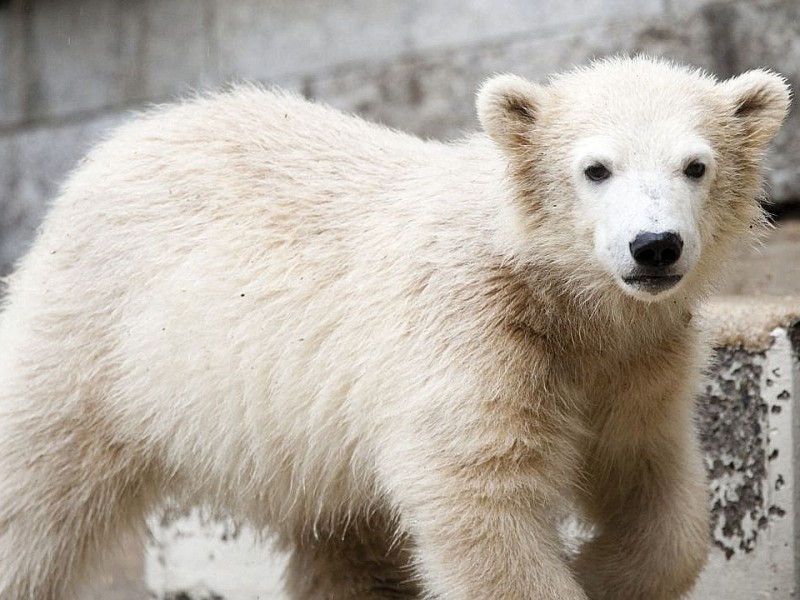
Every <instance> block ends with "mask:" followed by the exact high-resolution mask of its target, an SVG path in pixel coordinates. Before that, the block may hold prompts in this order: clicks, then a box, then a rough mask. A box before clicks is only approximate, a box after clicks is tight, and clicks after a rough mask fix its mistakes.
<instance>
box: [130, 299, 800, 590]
mask: <svg viewBox="0 0 800 600" xmlns="http://www.w3.org/2000/svg"><path fill="white" fill-rule="evenodd" d="M798 318H800V298H798V297H793V298H789V299H784V300H774V299H769V298H766V299H765V298H762V299H758V300H748V299H732V298H729V299H718V300H716V301H715V302H714V303H712V305H711V307H710V309H709V311H708V313H707V315H706V316H705V319H706V321H707V326H708V327H710V328H711V329H712V330H713V331H715V332H716V334H717V339H718V347H717V349H716V351H715V355H714V360H713V361H712V363H711V366H710V367H709V369H708V377H707V383H706V385H705V386H704V388H703V390H702V393H701V395H700V397H699V399H698V423H699V426H700V432H701V443H702V447H703V451H704V455H705V461H706V466H707V468H708V474H709V502H710V509H711V522H710V536H711V539H712V541H713V548H712V551H711V557H710V561H709V564H708V566H707V568H706V570H705V571H704V573H703V574H702V576H701V579H700V581H699V583H698V586H697V588H696V589H695V590H694V593H693V594H692V596H691V597H692V598H693V599H697V600H754V599H756V598H759V599H764V600H789V599H790V598H794V597H795V592H796V589H795V575H796V567H795V560H796V559H795V557H796V546H795V532H796V529H797V521H796V517H795V505H796V496H797V495H798V493H799V492H800V486H798V485H797V484H796V482H797V481H798V480H797V477H796V475H797V470H798V462H797V461H796V452H795V446H796V444H795V437H794V432H795V431H797V426H798V421H800V411H797V410H795V402H796V397H797V395H798V394H800V370H798V361H797V359H798V356H799V355H800V354H799V353H800V329H799V328H797V327H795V323H796V322H797V320H798ZM152 530H153V533H154V542H153V543H152V544H151V545H150V548H149V554H148V562H147V569H146V579H147V584H148V586H149V587H150V589H151V590H152V592H153V593H154V594H155V595H156V597H157V598H175V597H178V596H179V595H180V594H185V596H181V597H185V598H188V599H193V600H200V599H206V598H211V597H219V598H243V599H245V600H250V599H255V598H276V599H280V598H283V597H284V596H283V594H282V592H281V591H280V588H279V583H280V576H281V575H280V574H281V572H282V569H283V567H284V565H285V561H286V558H285V556H283V555H280V554H271V553H270V550H269V547H268V546H265V545H261V546H256V547H254V546H253V542H254V539H255V538H254V536H253V535H252V533H245V532H246V530H239V529H235V528H233V526H232V525H231V524H230V523H215V522H208V521H204V520H202V519H199V518H198V516H197V513H192V514H190V515H186V516H183V517H181V518H179V519H177V520H171V519H169V518H168V519H164V520H161V521H159V522H156V521H153V522H152ZM237 536H238V537H237ZM262 561H264V562H262ZM264 565H266V567H265V566H264ZM265 569H266V571H265ZM265 572H266V573H269V576H263V574H264V573H265ZM236 585H239V586H240V587H238V588H234V586H236ZM234 589H236V591H235V592H234V591H232V590H234ZM215 595H216V596H215Z"/></svg>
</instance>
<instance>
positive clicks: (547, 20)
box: [0, 0, 800, 274]
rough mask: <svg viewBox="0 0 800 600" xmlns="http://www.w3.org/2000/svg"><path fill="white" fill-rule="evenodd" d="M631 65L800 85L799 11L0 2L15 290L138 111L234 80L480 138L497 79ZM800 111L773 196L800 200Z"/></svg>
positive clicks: (365, 2) (5, 192)
mask: <svg viewBox="0 0 800 600" xmlns="http://www.w3.org/2000/svg"><path fill="white" fill-rule="evenodd" d="M618 52H628V53H630V52H648V53H653V54H657V55H665V56H671V57H674V58H676V59H678V60H681V61H686V62H691V63H693V64H697V65H699V66H702V67H705V68H707V69H709V70H711V71H713V72H715V73H717V74H719V75H721V76H728V75H732V74H734V73H738V72H740V71H742V70H745V69H748V68H751V67H756V66H770V67H772V68H774V69H776V70H779V71H781V72H783V73H785V74H786V75H787V76H788V77H789V79H790V81H791V82H793V83H796V82H798V81H800V3H799V2H797V0H717V1H710V0H588V1H585V0H500V1H497V0H471V1H465V0H349V1H347V2H330V1H325V0H266V1H257V0H72V1H69V2H65V1H64V0H0V274H2V273H5V272H7V271H8V269H9V268H10V264H11V262H12V261H13V260H15V259H16V258H17V257H18V256H19V255H20V253H21V252H22V251H23V249H24V248H25V247H26V245H27V244H28V243H29V242H30V240H31V238H32V235H33V231H34V229H35V227H36V226H37V224H38V223H39V221H40V219H41V216H42V214H43V212H44V210H45V208H46V206H47V202H48V200H49V199H50V198H52V196H53V195H54V194H55V193H56V190H57V188H58V185H59V184H60V183H61V182H62V181H63V179H64V177H65V175H66V173H67V172H68V171H69V170H70V169H71V168H72V167H73V166H74V165H75V163H76V161H77V160H78V159H79V157H80V156H81V155H82V154H83V153H84V152H85V151H86V148H87V147H88V146H89V145H90V144H91V143H92V142H93V141H94V140H96V139H97V138H98V136H100V135H102V133H103V132H104V131H106V130H107V129H108V128H110V127H112V126H113V125H114V124H116V123H119V122H120V121H121V120H123V119H125V118H128V117H129V115H130V113H131V111H132V110H133V109H137V108H139V107H142V106H144V105H146V104H148V103H153V102H163V101H168V100H170V99H172V98H175V97H177V96H180V95H182V94H186V93H189V92H190V91H191V90H196V89H207V88H209V87H216V86H219V85H222V84H224V83H225V82H229V81H235V80H242V79H245V80H255V81H260V82H264V83H269V84H271V83H276V84H279V85H283V86H286V87H290V88H294V89H297V90H300V91H302V93H304V94H306V95H307V96H309V97H312V98H317V99H322V100H325V101H327V102H329V103H331V104H333V105H335V106H338V107H341V108H343V109H346V110H349V111H353V112H356V113H359V114H362V115H364V116H365V117H367V118H370V119H374V120H378V121H382V122H384V123H387V124H389V125H392V126H395V127H398V128H402V129H407V130H410V131H412V132H415V133H418V134H420V135H422V136H428V137H436V138H452V137H457V136H458V135H460V133H461V132H464V131H470V130H472V129H474V128H475V127H476V126H477V124H476V121H475V118H474V116H473V105H472V102H473V93H474V90H475V88H476V87H477V85H478V84H479V82H480V81H481V80H483V79H484V78H485V77H486V76H488V75H490V74H492V73H494V72H497V71H512V72H516V73H519V74H522V75H526V76H528V77H532V78H536V79H541V78H544V77H546V76H547V74H549V73H552V72H554V71H558V70H562V69H565V68H568V67H570V66H571V65H573V64H580V63H583V62H585V61H587V60H588V59H590V58H592V57H597V56H604V55H607V54H612V53H618ZM798 114H799V113H798V111H797V110H795V111H794V112H793V113H792V115H791V118H790V123H789V126H788V127H787V128H786V129H785V130H784V131H783V132H782V133H781V135H780V138H779V139H778V142H777V144H776V151H775V152H774V153H773V154H772V156H771V160H770V166H771V169H770V172H769V174H768V179H769V182H770V189H771V195H772V197H773V199H774V200H776V201H778V202H793V201H796V200H800V166H798V162H797V161H796V157H797V156H798V155H800V127H799V126H798V125H800V117H798Z"/></svg>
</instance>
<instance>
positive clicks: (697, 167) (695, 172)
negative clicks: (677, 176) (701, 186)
mask: <svg viewBox="0 0 800 600" xmlns="http://www.w3.org/2000/svg"><path fill="white" fill-rule="evenodd" d="M683 174H684V175H686V176H687V177H688V178H689V179H700V178H702V177H703V175H705V174H706V166H705V165H704V164H703V163H701V162H700V161H699V160H693V161H692V162H690V163H689V164H688V165H687V167H686V168H685V169H684V170H683Z"/></svg>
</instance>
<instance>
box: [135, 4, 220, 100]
mask: <svg viewBox="0 0 800 600" xmlns="http://www.w3.org/2000/svg"><path fill="white" fill-rule="evenodd" d="M143 4H144V5H145V6H146V7H147V8H146V10H145V11H143V19H144V21H143V27H142V29H143V37H144V41H143V47H142V52H141V57H140V60H141V61H142V62H141V67H140V68H141V73H142V84H143V86H144V91H143V95H144V97H146V98H147V99H148V100H159V101H160V100H163V99H168V98H170V97H174V96H177V95H181V94H186V93H187V92H189V91H191V90H203V89H206V88H208V87H213V86H215V85H218V84H219V73H218V62H219V57H218V54H219V40H218V39H217V37H216V28H215V26H214V24H215V20H216V14H217V13H216V11H217V6H216V4H215V1H214V0H170V1H169V2H164V1H163V0H147V1H146V2H144V3H143Z"/></svg>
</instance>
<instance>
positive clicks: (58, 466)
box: [0, 406, 153, 600]
mask: <svg viewBox="0 0 800 600" xmlns="http://www.w3.org/2000/svg"><path fill="white" fill-rule="evenodd" d="M144 481H147V479H145V478H144V466H143V465H142V463H141V461H140V460H138V459H137V458H136V457H135V456H134V452H132V451H131V449H129V448H124V447H122V446H120V445H115V444H113V443H109V442H108V441H104V439H103V431H102V429H101V428H98V429H97V430H95V431H92V428H91V427H87V426H86V424H84V423H79V422H72V423H70V422H67V421H65V422H62V423H58V424H55V425H54V424H53V423H49V424H46V423H43V422H42V415H41V414H39V415H30V414H29V415H23V414H19V413H16V414H14V413H13V412H10V411H8V407H7V406H6V407H4V411H3V412H2V413H0V598H3V599H7V600H67V599H69V598H73V597H74V594H75V593H76V591H77V590H78V586H80V585H81V584H83V583H85V581H86V578H87V577H88V575H89V573H90V572H91V571H92V570H93V569H95V568H96V567H97V566H99V565H101V564H102V563H103V562H104V561H105V560H106V558H107V556H108V553H109V551H110V550H112V549H113V548H114V546H115V545H116V544H117V543H118V542H119V540H120V538H121V537H122V536H124V535H126V534H128V533H130V532H133V531H137V530H139V528H140V527H143V524H144V514H145V512H146V511H147V509H148V508H150V502H149V500H150V498H151V497H152V494H151V493H150V490H152V489H153V487H152V484H150V487H148V486H147V485H145V484H143V482H144Z"/></svg>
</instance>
